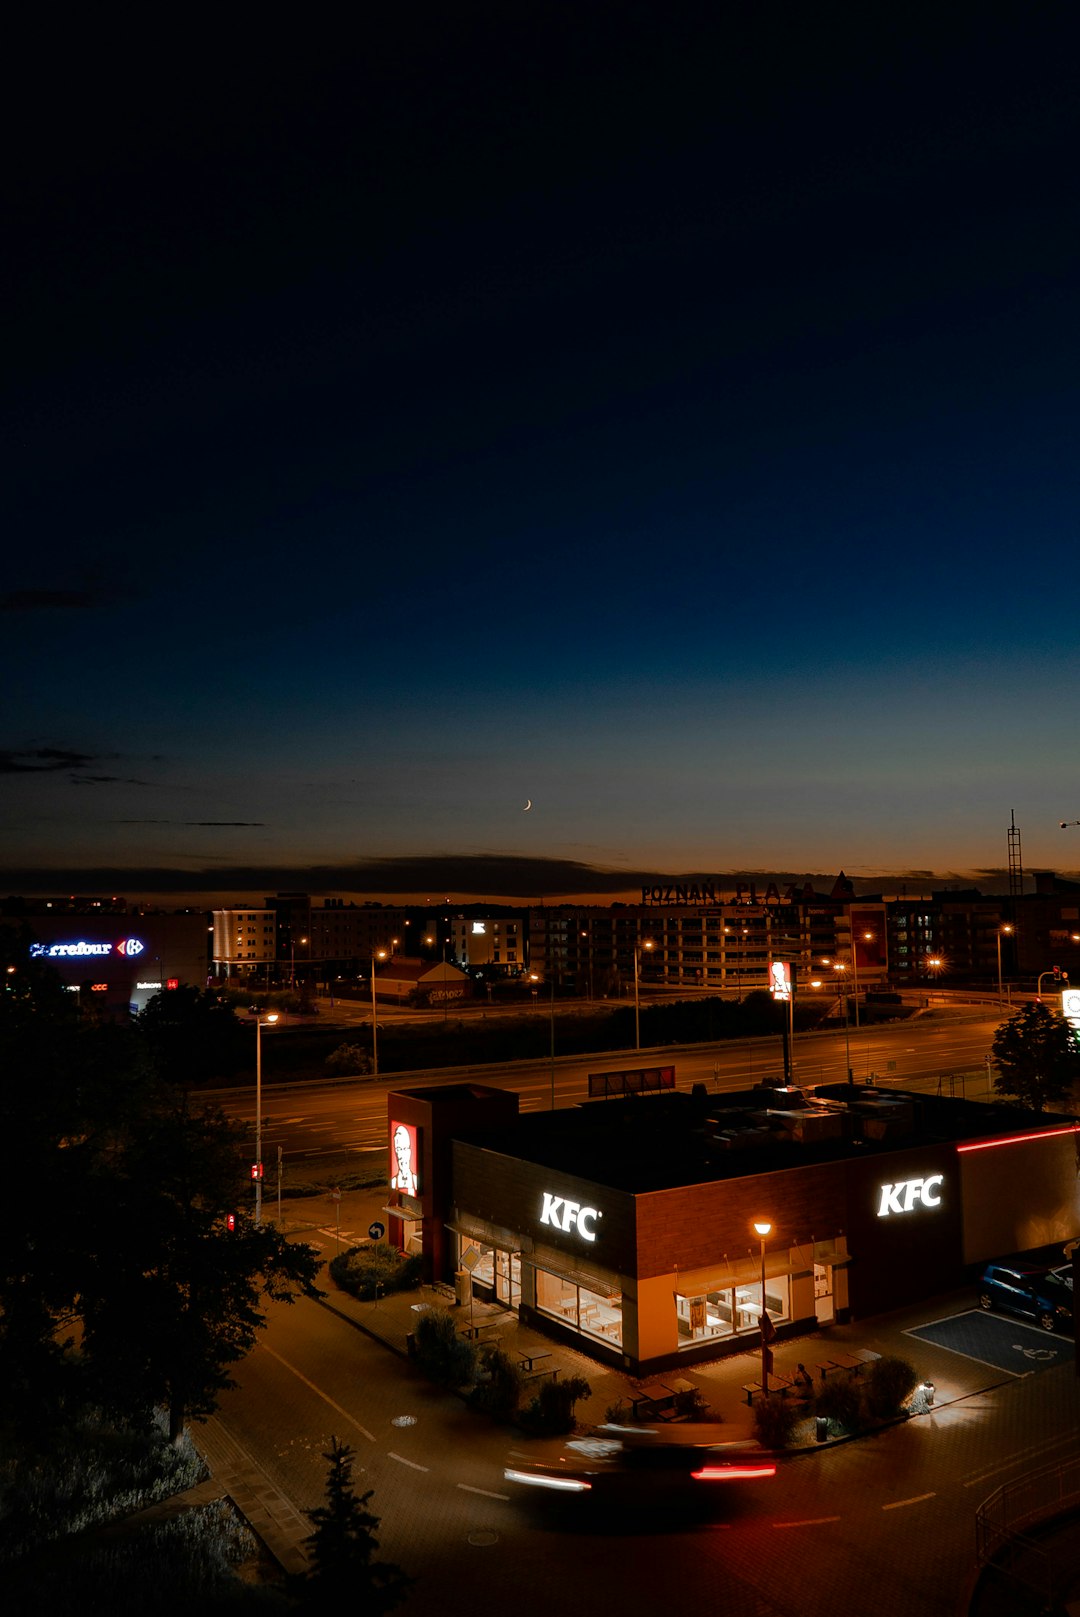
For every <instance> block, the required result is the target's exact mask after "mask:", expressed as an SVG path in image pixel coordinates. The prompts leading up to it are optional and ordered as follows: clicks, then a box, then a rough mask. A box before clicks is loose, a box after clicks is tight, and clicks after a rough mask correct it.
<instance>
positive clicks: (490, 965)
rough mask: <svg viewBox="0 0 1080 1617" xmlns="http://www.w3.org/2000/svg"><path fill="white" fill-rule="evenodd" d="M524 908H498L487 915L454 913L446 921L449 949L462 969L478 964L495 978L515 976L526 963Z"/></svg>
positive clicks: (526, 931)
mask: <svg viewBox="0 0 1080 1617" xmlns="http://www.w3.org/2000/svg"><path fill="white" fill-rule="evenodd" d="M528 937H529V924H528V912H527V911H526V910H499V911H498V912H497V913H496V912H492V913H490V914H488V915H474V914H469V915H455V916H453V917H452V919H451V922H450V949H451V955H452V958H453V961H454V963H455V965H458V966H460V967H461V969H462V970H463V971H468V970H472V969H475V968H479V967H484V968H486V972H487V973H488V974H490V975H492V976H498V977H519V976H521V974H522V973H523V972H524V970H525V967H526V965H527V964H528V956H527V948H526V946H527V943H528Z"/></svg>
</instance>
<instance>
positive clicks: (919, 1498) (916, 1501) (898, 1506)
mask: <svg viewBox="0 0 1080 1617" xmlns="http://www.w3.org/2000/svg"><path fill="white" fill-rule="evenodd" d="M936 1498H937V1494H933V1493H917V1494H914V1495H913V1496H912V1498H910V1499H895V1500H894V1501H893V1503H892V1504H891V1505H882V1507H881V1508H882V1510H903V1508H904V1506H905V1505H921V1504H922V1502H923V1500H924V1499H936Z"/></svg>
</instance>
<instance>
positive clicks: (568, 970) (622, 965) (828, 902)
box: [529, 876, 889, 998]
mask: <svg viewBox="0 0 1080 1617" xmlns="http://www.w3.org/2000/svg"><path fill="white" fill-rule="evenodd" d="M656 891H657V892H658V893H659V894H660V897H659V898H658V899H656V900H653V899H652V898H651V896H650V899H649V901H648V902H647V903H643V904H634V905H629V904H615V905H612V906H610V908H607V909H603V908H598V907H593V906H581V907H575V906H569V905H566V906H557V907H553V908H538V909H534V910H532V911H531V912H530V917H529V963H530V969H531V970H532V971H535V972H536V973H537V974H538V975H540V976H543V977H546V978H549V979H551V980H553V981H554V983H555V984H556V986H557V987H559V988H561V989H564V990H568V991H570V992H576V993H579V994H585V995H587V996H588V997H590V998H608V997H613V996H618V995H620V994H623V993H626V992H627V991H628V989H629V988H632V986H633V984H634V981H635V979H637V981H638V982H639V984H640V983H648V984H650V985H653V986H655V985H659V984H663V985H664V986H665V987H670V988H683V989H698V990H712V991H715V992H725V993H734V994H736V995H738V996H740V997H741V995H743V994H745V993H749V992H751V991H752V990H754V989H765V988H767V987H768V986H769V966H770V962H771V961H773V960H783V961H786V962H788V963H790V964H791V965H792V966H793V967H794V969H795V975H796V978H797V980H798V981H799V982H800V983H804V984H805V983H808V982H810V981H811V980H818V981H820V982H822V983H823V984H824V983H826V982H828V983H835V985H836V986H837V988H838V990H839V989H840V987H841V986H844V985H846V986H847V987H848V988H849V989H854V988H855V987H856V986H857V987H858V988H859V989H863V988H867V987H874V986H876V985H877V984H879V983H881V982H883V981H884V980H885V979H886V977H887V973H888V959H889V937H888V926H887V917H886V912H885V906H884V904H883V903H882V901H881V900H880V899H859V900H855V899H854V895H853V893H852V892H851V890H850V884H849V883H847V881H846V878H844V877H843V876H841V877H840V878H839V879H838V881H837V884H836V886H835V887H834V889H833V892H832V893H831V894H828V895H826V894H821V893H815V892H813V890H812V889H809V888H805V889H803V890H802V891H801V892H799V893H797V894H788V895H785V896H784V897H781V895H780V893H779V890H778V889H776V888H775V887H770V889H769V890H768V891H767V893H766V894H764V895H762V896H760V897H759V896H758V894H757V892H756V890H755V889H753V888H750V889H748V891H747V893H746V894H745V895H743V896H739V897H737V898H734V899H732V900H730V901H727V902H725V901H716V900H715V899H711V898H707V899H706V900H705V901H703V900H702V897H701V896H700V894H701V890H700V889H698V888H691V889H684V888H680V887H672V888H663V889H656Z"/></svg>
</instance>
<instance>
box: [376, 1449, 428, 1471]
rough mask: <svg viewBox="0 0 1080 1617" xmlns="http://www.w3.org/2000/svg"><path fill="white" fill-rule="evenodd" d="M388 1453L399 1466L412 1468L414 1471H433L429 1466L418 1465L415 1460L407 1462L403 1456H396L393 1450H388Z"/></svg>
mask: <svg viewBox="0 0 1080 1617" xmlns="http://www.w3.org/2000/svg"><path fill="white" fill-rule="evenodd" d="M387 1453H388V1454H389V1456H390V1458H391V1459H392V1460H396V1461H397V1462H398V1464H399V1465H407V1466H411V1467H412V1469H413V1470H414V1471H430V1470H431V1467H430V1466H429V1465H417V1463H416V1461H415V1460H407V1459H406V1458H405V1456H404V1455H403V1454H395V1453H394V1451H393V1449H388V1450H387Z"/></svg>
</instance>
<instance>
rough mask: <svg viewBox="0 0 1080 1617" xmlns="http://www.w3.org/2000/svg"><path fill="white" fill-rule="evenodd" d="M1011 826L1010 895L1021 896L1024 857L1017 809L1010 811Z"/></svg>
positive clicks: (1011, 896)
mask: <svg viewBox="0 0 1080 1617" xmlns="http://www.w3.org/2000/svg"><path fill="white" fill-rule="evenodd" d="M1010 813H1011V817H1012V824H1011V825H1010V826H1009V897H1010V898H1021V897H1022V896H1023V892H1024V859H1023V855H1022V854H1021V852H1020V827H1019V826H1018V825H1017V823H1016V810H1015V809H1012V810H1011V811H1010Z"/></svg>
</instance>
